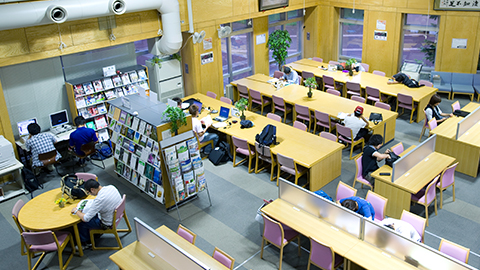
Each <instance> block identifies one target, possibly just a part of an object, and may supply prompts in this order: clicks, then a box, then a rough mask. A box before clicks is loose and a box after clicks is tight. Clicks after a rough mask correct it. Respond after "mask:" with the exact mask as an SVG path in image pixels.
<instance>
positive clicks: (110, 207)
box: [72, 179, 122, 245]
mask: <svg viewBox="0 0 480 270" xmlns="http://www.w3.org/2000/svg"><path fill="white" fill-rule="evenodd" d="M85 190H86V191H87V193H88V194H90V195H93V196H96V197H95V199H93V201H92V202H89V203H88V206H89V207H88V208H89V210H88V211H86V212H84V211H82V210H78V209H77V207H74V208H73V209H72V214H74V215H77V216H78V217H79V218H80V219H81V220H82V221H83V222H80V223H79V224H78V233H79V234H80V241H81V242H82V245H86V244H88V242H89V241H90V230H91V229H107V228H109V227H111V226H112V225H113V214H114V211H115V208H117V206H119V205H120V203H121V202H122V196H120V193H119V192H118V190H117V188H116V187H114V186H112V185H108V186H105V187H102V186H101V185H100V184H99V183H98V182H97V181H96V180H95V179H90V180H87V181H86V182H85Z"/></svg>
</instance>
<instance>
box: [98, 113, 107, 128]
mask: <svg viewBox="0 0 480 270" xmlns="http://www.w3.org/2000/svg"><path fill="white" fill-rule="evenodd" d="M95 126H96V127H97V129H102V128H106V127H107V126H108V124H107V120H106V119H105V116H104V115H100V116H97V117H95Z"/></svg>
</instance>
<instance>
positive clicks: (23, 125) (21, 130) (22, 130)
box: [17, 118, 37, 137]
mask: <svg viewBox="0 0 480 270" xmlns="http://www.w3.org/2000/svg"><path fill="white" fill-rule="evenodd" d="M31 123H37V118H32V119H28V120H25V121H21V122H17V127H18V135H20V137H21V136H26V135H28V129H27V128H28V125H30V124H31Z"/></svg>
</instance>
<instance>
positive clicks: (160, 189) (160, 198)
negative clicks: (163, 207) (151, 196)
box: [155, 185, 165, 203]
mask: <svg viewBox="0 0 480 270" xmlns="http://www.w3.org/2000/svg"><path fill="white" fill-rule="evenodd" d="M164 193H165V192H164V190H163V187H162V186H161V185H159V186H158V187H157V195H156V196H155V200H157V201H159V202H160V203H165V202H164Z"/></svg>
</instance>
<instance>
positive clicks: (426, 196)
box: [412, 175, 440, 226]
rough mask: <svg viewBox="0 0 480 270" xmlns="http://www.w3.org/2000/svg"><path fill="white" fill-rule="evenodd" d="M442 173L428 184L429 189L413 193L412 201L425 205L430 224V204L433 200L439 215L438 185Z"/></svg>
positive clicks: (426, 216)
mask: <svg viewBox="0 0 480 270" xmlns="http://www.w3.org/2000/svg"><path fill="white" fill-rule="evenodd" d="M438 178H440V175H437V177H435V179H433V181H432V182H430V184H428V186H427V189H422V190H420V191H419V192H418V193H417V194H412V202H415V203H418V204H421V205H423V206H425V219H426V220H427V226H428V206H429V205H430V204H431V203H432V202H433V206H434V209H435V215H437V194H436V189H435V187H436V185H437V182H438Z"/></svg>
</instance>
